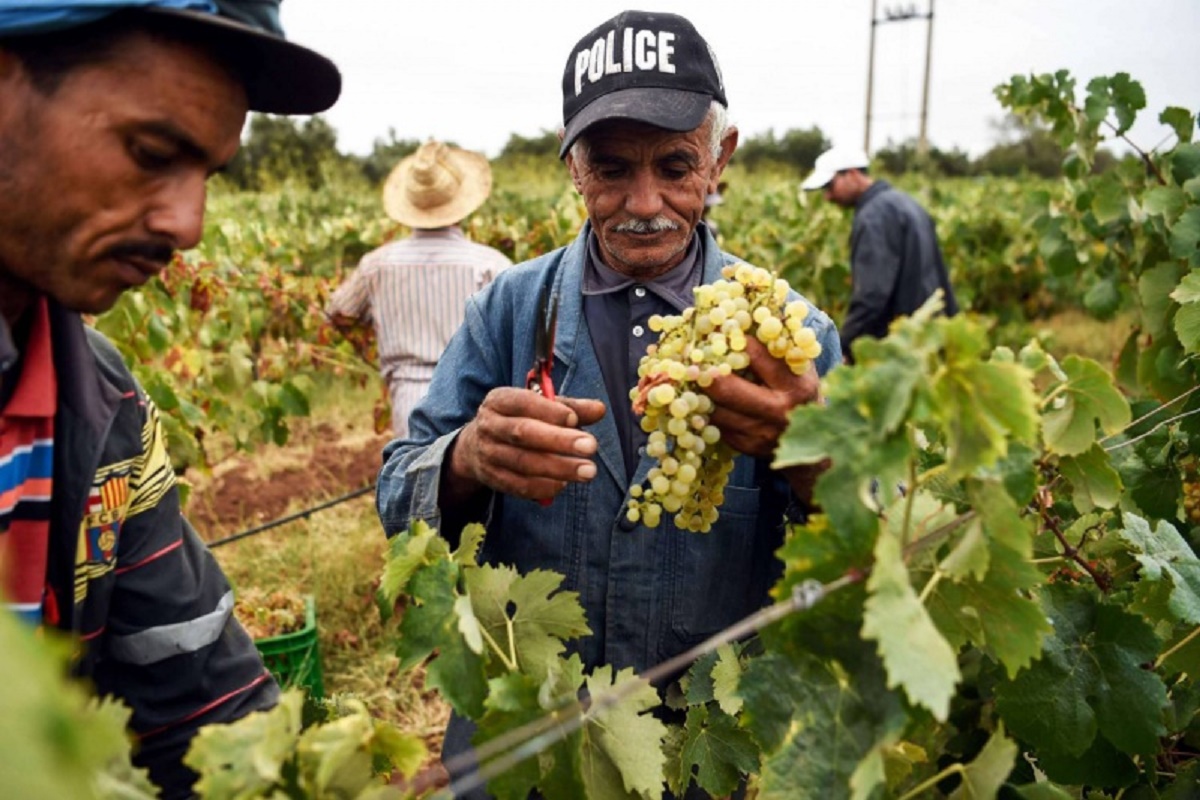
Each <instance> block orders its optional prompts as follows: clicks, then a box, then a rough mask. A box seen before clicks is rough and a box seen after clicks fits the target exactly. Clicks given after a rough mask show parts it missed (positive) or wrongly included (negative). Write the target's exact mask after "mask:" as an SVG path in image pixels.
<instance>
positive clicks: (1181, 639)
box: [1162, 628, 1200, 675]
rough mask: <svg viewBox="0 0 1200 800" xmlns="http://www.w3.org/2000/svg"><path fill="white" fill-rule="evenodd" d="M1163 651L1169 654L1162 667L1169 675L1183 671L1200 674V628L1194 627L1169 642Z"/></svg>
mask: <svg viewBox="0 0 1200 800" xmlns="http://www.w3.org/2000/svg"><path fill="white" fill-rule="evenodd" d="M1163 653H1164V654H1167V655H1166V658H1164V659H1163V663H1162V668H1163V670H1165V672H1166V673H1167V674H1168V675H1169V674H1172V673H1181V672H1185V673H1187V674H1188V675H1196V674H1200V628H1193V629H1192V630H1190V631H1187V632H1186V633H1183V634H1181V635H1180V636H1178V637H1177V638H1176V640H1174V641H1170V642H1167V644H1166V645H1165V646H1164V647H1163Z"/></svg>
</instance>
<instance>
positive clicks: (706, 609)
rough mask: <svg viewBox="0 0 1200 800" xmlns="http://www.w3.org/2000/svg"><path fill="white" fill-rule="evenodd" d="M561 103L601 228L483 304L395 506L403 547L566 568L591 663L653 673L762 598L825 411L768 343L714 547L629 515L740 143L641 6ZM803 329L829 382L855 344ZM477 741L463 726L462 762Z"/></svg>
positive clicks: (717, 81)
mask: <svg viewBox="0 0 1200 800" xmlns="http://www.w3.org/2000/svg"><path fill="white" fill-rule="evenodd" d="M562 88H563V121H564V125H565V128H564V130H563V132H562V148H561V152H560V155H561V156H562V157H563V158H565V160H566V163H567V166H568V168H569V169H570V173H571V178H572V180H573V181H574V184H575V187H576V189H577V190H578V191H579V192H580V193H581V194H582V195H583V198H584V202H585V205H586V206H587V211H588V221H587V223H586V224H585V225H584V227H583V229H582V230H581V231H580V233H579V236H578V237H577V238H576V240H575V241H574V242H573V243H572V244H570V245H569V246H567V247H565V248H563V249H560V250H556V251H555V252H552V253H550V254H547V255H545V256H542V257H540V258H537V259H534V260H532V261H529V262H526V263H524V264H518V265H516V266H514V267H512V268H510V269H508V270H506V271H505V272H503V273H501V274H500V275H498V276H497V278H496V281H495V282H494V283H493V284H491V285H490V286H489V287H488V288H486V289H484V290H483V291H482V292H480V293H479V294H477V295H476V296H475V297H473V298H472V299H471V300H470V301H469V302H468V305H467V314H466V321H465V323H464V324H463V326H462V327H461V328H460V329H459V331H458V333H457V334H456V335H455V337H454V339H453V340H452V341H451V343H450V345H449V347H448V348H447V350H446V353H445V355H444V356H443V357H442V360H441V361H440V362H439V363H438V367H437V370H436V371H435V373H434V376H433V382H432V385H431V387H430V391H429V394H428V395H427V397H426V400H425V401H424V402H422V403H421V404H419V405H418V406H417V408H416V409H415V411H414V412H413V415H412V417H411V419H410V423H409V424H410V433H409V438H407V439H401V440H397V441H394V442H392V443H391V444H390V445H389V446H388V448H387V449H386V450H385V462H386V463H385V465H384V468H383V471H382V473H381V476H380V483H379V489H378V495H377V497H378V507H379V513H380V516H381V518H382V520H383V523H384V527H385V529H386V530H387V532H388V533H389V534H393V533H396V532H397V531H400V530H402V529H404V528H406V527H407V526H408V525H409V523H410V522H412V521H413V520H418V519H422V520H426V521H428V522H429V523H430V524H432V525H434V526H436V527H438V528H439V529H440V530H441V532H442V533H443V534H444V535H445V536H447V537H448V538H451V539H454V538H456V536H457V534H458V533H459V531H460V530H461V528H462V525H463V523H464V522H467V521H472V520H479V521H485V522H486V524H487V527H488V531H489V535H488V538H487V539H486V541H485V543H484V546H483V552H482V554H481V557H482V558H483V559H484V560H486V561H488V562H493V563H505V564H513V565H515V566H516V567H517V568H518V569H520V570H521V571H525V572H527V571H530V570H534V569H550V570H555V571H557V572H559V573H562V574H563V575H565V576H566V581H565V584H564V585H565V587H566V588H568V589H571V590H574V591H577V592H579V596H580V600H581V601H582V603H583V606H584V609H585V610H586V612H587V618H588V624H589V626H590V627H591V629H592V631H593V634H592V635H591V636H589V637H587V638H586V639H584V640H582V642H580V644H579V650H580V653H581V655H582V657H583V660H584V662H585V664H586V666H587V667H589V668H592V667H595V666H597V665H599V664H603V663H610V664H614V665H617V666H619V667H629V666H632V667H635V668H636V669H639V670H644V669H646V668H647V667H650V666H652V665H654V664H656V663H658V662H660V661H663V660H665V659H667V658H670V657H671V656H674V655H677V654H678V653H680V652H683V651H684V650H685V649H687V648H688V647H689V646H691V645H694V644H696V643H697V642H699V641H701V640H703V639H704V638H705V637H707V636H709V635H710V634H712V633H714V632H715V631H718V630H720V629H722V628H723V627H725V626H727V625H728V624H730V623H731V622H733V621H735V620H737V619H739V618H741V617H742V616H744V615H746V614H748V613H750V612H752V611H753V610H755V609H757V608H759V607H760V606H761V605H762V604H763V603H764V602H765V601H766V599H767V592H768V589H769V587H770V585H771V583H772V581H773V578H774V576H775V575H776V560H775V559H774V557H773V552H774V550H775V549H776V548H777V547H778V546H779V544H780V542H781V540H782V535H783V525H782V522H783V520H784V515H785V513H786V512H787V511H788V510H789V509H793V510H794V509H798V508H799V507H800V505H801V504H802V502H803V500H804V499H805V498H806V497H807V494H808V491H809V488H810V485H811V481H812V479H813V478H814V475H813V474H812V472H810V471H808V470H804V469H798V470H792V471H790V472H788V473H786V474H785V473H782V472H779V471H776V470H773V469H771V467H770V461H771V456H772V453H773V451H774V448H775V445H776V442H777V440H778V437H779V435H780V434H781V432H782V431H783V430H784V428H785V426H786V423H787V415H788V412H789V411H790V410H791V409H792V408H793V407H795V406H796V405H798V404H801V403H808V402H812V401H814V400H816V399H817V397H818V388H819V382H818V377H817V372H814V371H811V370H810V371H809V372H808V373H807V374H805V375H803V376H795V375H793V374H792V373H791V372H790V370H789V369H788V368H787V366H786V365H785V364H784V363H783V362H781V361H778V360H776V359H773V358H772V357H770V356H769V355H768V354H767V353H766V351H765V349H764V348H761V347H758V346H757V345H758V343H757V342H750V343H749V344H750V346H751V347H752V350H750V353H751V357H752V364H751V369H752V370H753V371H754V373H755V374H756V375H757V377H758V379H759V382H757V383H755V382H752V381H750V380H746V379H744V378H740V377H736V376H729V377H726V378H723V379H720V380H718V381H717V382H715V383H714V384H713V385H712V387H711V390H710V396H711V397H712V399H713V400H714V401H715V402H716V403H717V406H718V410H717V411H716V412H715V413H714V415H713V417H712V419H713V422H714V423H715V424H717V425H718V426H719V427H720V429H721V431H722V435H723V437H724V440H725V441H727V442H729V443H730V444H731V445H732V446H733V447H734V448H735V449H736V450H738V451H740V452H741V453H743V454H744V455H743V456H740V457H739V458H738V459H737V463H736V466H735V468H734V471H733V473H732V475H731V476H730V482H729V488H727V489H726V491H725V502H724V505H723V506H722V509H721V517H720V520H719V521H718V522H717V523H716V525H715V526H714V528H713V530H712V532H711V533H709V534H707V535H703V536H701V535H697V534H693V533H687V532H684V531H681V530H679V529H677V528H676V527H675V526H674V524H673V523H672V522H671V521H670V520H664V521H663V523H662V524H661V525H660V526H658V527H657V528H656V529H652V530H650V529H646V528H644V527H642V526H639V525H638V524H635V523H632V522H630V521H628V520H627V519H626V517H625V514H624V509H625V507H626V503H627V501H628V500H629V489H630V487H631V486H634V485H638V484H641V483H642V482H643V481H644V480H645V476H646V473H647V471H648V470H649V468H650V467H651V465H652V463H653V459H651V458H649V457H648V456H646V455H644V448H643V444H644V441H645V436H646V434H645V433H644V432H643V431H642V430H641V428H640V426H639V425H638V421H637V419H636V418H635V416H634V414H633V412H632V410H631V408H630V403H629V390H630V388H631V387H632V386H634V385H635V384H636V383H637V374H636V370H637V365H638V360H639V358H640V356H641V355H642V354H643V353H644V352H645V350H646V346H647V345H648V344H650V343H651V341H652V340H653V336H652V334H651V333H650V332H649V327H648V320H649V318H650V317H651V315H654V314H672V313H678V312H679V311H680V310H682V309H683V308H686V307H688V306H691V305H692V304H693V293H692V290H693V289H694V288H695V287H696V286H698V285H699V284H701V283H707V282H711V281H714V280H716V279H717V278H719V277H720V270H721V267H722V266H723V265H725V264H728V263H731V262H733V261H735V260H736V259H735V258H734V257H733V256H731V255H729V254H726V253H723V252H721V251H720V249H719V248H718V246H717V243H716V241H715V240H714V239H713V236H712V234H711V232H710V231H709V230H708V228H707V226H704V225H702V224H700V222H701V217H702V214H703V211H704V201H705V198H706V197H707V195H709V194H710V193H712V192H714V191H716V189H717V186H718V182H719V180H720V177H721V173H722V171H723V170H724V168H725V165H726V164H727V163H728V162H729V158H730V156H732V155H733V151H734V149H735V148H736V146H737V140H738V134H737V130H736V129H735V128H734V127H732V126H730V125H729V124H728V122H727V111H726V98H725V87H724V86H723V84H722V82H721V73H720V70H719V69H718V67H717V63H716V60H715V57H714V55H713V53H712V50H711V49H710V48H709V46H708V44H707V43H706V42H705V41H704V39H703V38H701V36H700V35H699V34H698V33H697V32H696V30H695V28H694V27H693V26H692V25H691V23H690V22H688V21H687V20H686V19H684V18H682V17H679V16H675V15H671V14H655V13H642V12H634V11H627V12H624V13H622V14H620V15H618V16H617V17H614V18H613V19H611V20H608V21H607V22H605V23H603V24H602V25H600V26H599V27H597V28H596V29H595V30H593V31H591V32H590V33H588V34H587V35H586V36H584V37H583V38H582V39H581V40H580V41H579V43H578V44H577V45H576V46H575V47H574V48H572V50H571V53H570V56H569V58H568V60H567V65H566V71H565V73H564V75H563V84H562ZM543 287H551V289H552V290H553V291H554V292H556V293H557V295H558V297H559V314H558V328H557V336H556V339H555V347H554V364H553V370H552V375H553V379H554V384H555V386H556V387H557V390H558V393H559V395H560V396H559V399H558V400H557V401H553V400H549V399H546V398H545V397H544V396H541V395H539V394H537V393H535V392H531V391H527V390H526V389H524V388H522V387H524V385H525V377H526V372H527V370H529V368H530V366H531V365H532V364H533V361H534V339H535V328H536V316H537V305H538V304H537V302H536V299H537V297H538V296H539V293H540V292H541V290H542V289H543ZM807 324H809V325H810V326H812V328H813V329H814V331H815V333H816V334H817V337H818V339H819V341H820V342H821V344H822V346H823V347H824V353H823V355H822V356H821V358H820V359H819V360H818V362H817V370H818V371H819V372H824V371H825V370H827V369H829V368H830V367H831V366H833V365H834V364H836V363H837V362H838V361H839V360H840V359H839V350H838V346H837V331H836V330H835V328H834V326H833V324H832V323H831V322H830V321H829V318H828V317H827V316H825V315H824V314H823V313H821V312H819V311H816V310H815V309H814V310H813V312H812V313H811V314H810V315H809V317H808V323H807ZM549 498H553V502H552V503H551V504H549V505H542V504H540V503H539V502H537V501H539V500H545V499H549ZM465 745H466V742H465V737H464V734H463V727H462V725H461V724H460V722H459V721H457V720H456V721H454V722H452V723H451V729H450V731H449V732H448V736H447V743H446V753H447V754H453V753H455V752H456V751H458V750H461V749H462V748H463V747H464V746H465Z"/></svg>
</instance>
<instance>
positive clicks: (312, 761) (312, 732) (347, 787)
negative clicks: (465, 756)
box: [296, 701, 423, 797]
mask: <svg viewBox="0 0 1200 800" xmlns="http://www.w3.org/2000/svg"><path fill="white" fill-rule="evenodd" d="M353 705H354V711H355V713H352V714H348V715H347V716H343V717H340V718H338V719H335V720H332V721H330V722H327V723H324V724H322V725H315V726H313V727H310V728H307V729H306V730H305V731H304V732H303V733H302V734H301V735H300V741H299V743H298V744H297V746H296V766H297V772H298V775H299V779H300V783H301V786H302V787H304V788H305V789H306V790H307V795H308V796H310V797H357V796H358V795H359V794H360V793H361V792H363V791H364V790H365V789H367V788H368V787H369V786H371V785H373V784H375V783H376V778H375V775H374V770H373V769H372V764H373V758H374V756H375V750H376V747H377V743H376V741H375V723H374V720H372V719H371V716H370V715H369V714H368V713H367V710H366V707H365V706H363V705H362V702H361V701H353ZM418 741H419V740H418ZM422 749H423V746H422Z"/></svg>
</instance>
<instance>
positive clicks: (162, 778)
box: [0, 303, 279, 798]
mask: <svg viewBox="0 0 1200 800" xmlns="http://www.w3.org/2000/svg"><path fill="white" fill-rule="evenodd" d="M50 319H51V331H52V337H53V346H54V363H55V369H56V371H57V374H58V386H59V389H58V395H59V396H58V411H57V414H56V416H55V420H54V426H55V430H54V484H53V487H54V488H53V495H52V503H51V506H52V507H51V523H50V526H51V527H50V561H49V566H48V568H47V581H48V583H49V585H50V587H51V588H52V590H53V598H50V599H48V602H47V609H48V615H49V614H50V613H51V612H50V609H53V613H56V614H57V616H58V620H59V621H58V626H59V627H60V628H62V629H63V630H67V631H71V632H72V633H73V634H75V635H76V636H77V637H78V638H79V640H80V643H81V648H80V654H79V659H78V662H77V665H76V670H77V672H78V674H79V675H81V676H83V677H85V678H88V679H90V680H91V681H92V682H93V683H94V685H95V688H96V690H97V691H98V692H99V693H101V694H105V695H112V696H114V697H116V698H118V699H120V700H122V701H123V702H124V703H125V704H126V705H128V706H129V707H130V708H132V709H133V716H132V719H131V721H130V726H131V728H132V732H133V733H134V734H135V735H136V737H137V739H138V741H137V743H136V744H135V748H136V751H135V754H134V763H135V764H137V765H138V766H142V767H146V768H148V769H149V771H150V777H151V779H152V780H154V782H155V783H157V784H158V785H159V786H161V787H162V789H163V795H162V796H163V797H165V798H170V797H186V796H189V795H190V793H191V785H192V783H193V782H194V780H195V775H194V773H192V772H191V770H189V769H187V768H186V767H184V766H183V764H182V762H181V759H182V758H183V755H184V753H185V752H186V751H187V748H188V745H189V744H190V741H191V738H192V736H193V735H194V734H195V732H196V730H197V728H199V727H200V726H201V725H207V724H209V723H214V722H229V721H231V720H234V719H236V718H238V717H240V716H243V715H245V714H247V713H249V712H251V711H255V710H258V709H263V708H269V707H270V706H272V705H274V704H275V702H276V701H277V700H278V696H279V689H278V687H277V686H276V684H275V681H274V680H273V679H272V678H271V676H270V674H269V673H268V672H267V671H266V670H265V668H264V667H263V662H262V658H261V657H260V656H259V654H258V651H257V650H256V649H255V647H254V643H253V642H252V641H251V639H250V637H249V636H248V635H247V634H246V632H245V631H244V630H243V629H242V627H241V626H240V625H239V624H238V623H237V621H236V619H235V618H234V617H233V614H232V609H233V595H232V592H231V590H230V587H229V584H228V582H227V581H226V579H225V576H224V575H223V574H222V572H221V570H220V567H219V566H218V565H217V563H216V561H215V560H214V559H213V557H212V555H211V553H209V551H208V549H207V548H206V547H205V546H204V544H203V542H201V541H200V539H199V537H198V536H197V535H196V532H195V531H194V530H193V529H192V527H191V525H189V524H188V522H187V521H186V520H185V519H184V518H183V516H182V515H181V513H180V508H179V493H178V490H177V488H176V484H175V474H174V471H173V470H172V468H171V462H170V459H169V458H168V457H167V454H166V448H165V447H164V436H163V430H162V426H161V424H160V423H159V417H158V410H157V409H156V408H155V407H154V405H153V404H152V403H151V402H150V401H149V399H148V398H147V397H146V395H145V393H144V392H143V391H142V389H141V387H140V386H138V384H137V383H136V381H135V380H134V378H133V376H132V375H131V374H130V372H129V370H128V369H127V368H126V367H125V364H124V363H123V362H122V360H121V356H120V354H119V353H118V352H117V350H116V349H115V348H114V347H113V346H112V344H111V343H110V342H108V340H106V339H105V338H104V337H103V336H102V335H100V334H99V333H97V332H96V331H94V330H92V329H90V328H86V327H85V326H84V324H83V321H82V320H81V319H80V317H79V315H78V314H75V313H73V312H70V311H67V310H65V309H63V308H61V307H59V306H57V305H55V304H54V303H51V305H50ZM3 325H4V322H3V320H2V319H0V326H3Z"/></svg>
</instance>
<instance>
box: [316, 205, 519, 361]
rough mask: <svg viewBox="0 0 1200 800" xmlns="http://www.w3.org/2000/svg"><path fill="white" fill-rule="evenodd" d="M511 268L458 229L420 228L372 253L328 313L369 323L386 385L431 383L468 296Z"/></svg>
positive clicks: (336, 295)
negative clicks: (393, 383) (393, 381)
mask: <svg viewBox="0 0 1200 800" xmlns="http://www.w3.org/2000/svg"><path fill="white" fill-rule="evenodd" d="M511 263H512V262H511V261H509V260H508V258H506V257H505V256H504V254H503V253H500V252H499V251H497V250H494V249H492V248H490V247H487V246H486V245H482V244H478V243H476V242H472V241H471V240H469V239H468V238H467V237H466V235H465V234H464V233H463V232H462V229H461V228H460V227H458V226H457V225H452V226H450V227H447V228H438V229H436V230H416V231H414V232H413V234H412V236H410V237H409V238H407V239H403V240H400V241H397V242H391V243H389V244H385V245H384V246H382V247H380V248H378V249H376V250H373V251H371V252H370V253H368V254H367V255H366V256H365V257H364V258H363V260H362V262H361V263H360V264H359V266H358V269H356V270H355V271H354V272H353V273H352V274H351V275H350V277H349V278H348V279H347V281H346V282H345V283H344V284H342V286H340V287H339V288H338V290H337V291H336V292H334V294H333V297H331V298H330V301H329V308H328V309H327V310H328V312H329V313H330V314H331V315H340V316H344V317H353V318H356V319H360V320H363V321H367V320H370V321H371V322H372V324H373V325H374V327H375V337H376V341H377V342H378V346H379V367H380V371H381V372H382V373H383V377H384V378H385V379H386V380H388V381H389V382H391V381H392V380H393V378H395V379H401V380H407V381H418V382H427V381H428V380H429V378H430V377H431V376H432V375H433V367H434V365H435V364H437V361H438V359H439V358H441V355H442V351H443V350H445V349H446V345H447V343H449V341H450V337H451V336H453V335H454V332H455V331H456V330H458V326H459V325H460V324H461V323H462V319H463V313H464V310H465V308H466V301H467V298H468V297H470V296H471V295H472V294H474V293H475V292H477V291H479V290H480V289H482V288H483V287H484V286H486V285H487V284H489V283H491V282H492V280H493V279H494V278H495V277H496V274H497V273H499V272H500V271H501V270H503V269H504V268H506V267H508V266H510V265H511Z"/></svg>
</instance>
